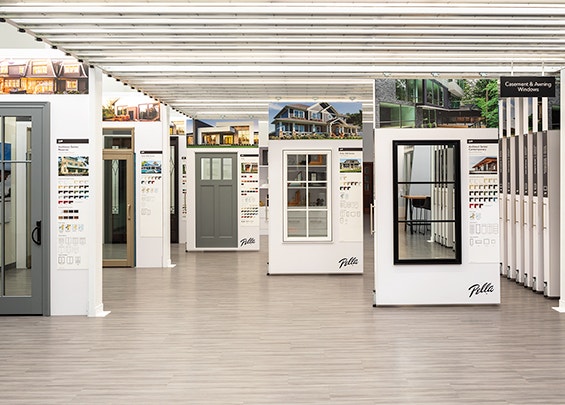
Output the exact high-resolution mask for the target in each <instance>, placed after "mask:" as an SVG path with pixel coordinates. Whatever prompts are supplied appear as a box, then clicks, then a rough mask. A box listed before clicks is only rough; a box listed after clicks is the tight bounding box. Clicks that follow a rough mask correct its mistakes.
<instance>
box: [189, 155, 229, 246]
mask: <svg viewBox="0 0 565 405" xmlns="http://www.w3.org/2000/svg"><path fill="white" fill-rule="evenodd" d="M237 177H238V176H237V153H197V154H196V247H198V248H203V247H210V248H227V247H230V248H231V247H237Z"/></svg>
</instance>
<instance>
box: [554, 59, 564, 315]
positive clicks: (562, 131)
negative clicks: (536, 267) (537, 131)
mask: <svg viewBox="0 0 565 405" xmlns="http://www.w3.org/2000/svg"><path fill="white" fill-rule="evenodd" d="M564 83H565V69H564V70H561V84H560V86H561V95H560V98H561V100H560V105H562V106H565V86H564ZM560 115H561V117H560V118H561V121H560V122H565V121H563V120H564V119H565V109H564V108H561V110H560ZM564 135H565V127H564V126H563V125H561V129H560V137H561V138H563V136H564ZM559 154H560V156H559V161H560V162H563V159H565V142H561V143H560V147H559ZM559 170H561V171H562V170H563V165H562V166H561V167H560V168H559ZM559 186H560V188H561V190H560V207H559V211H560V212H561V215H560V220H559V221H560V226H559V228H560V229H559V233H560V236H561V244H563V242H564V241H565V239H564V238H565V215H563V213H564V212H565V176H564V175H563V173H561V177H560V185H559ZM561 251H563V248H562V249H561ZM560 268H561V279H560V285H561V292H560V299H559V306H558V307H554V308H553V309H555V310H556V311H558V312H564V313H565V296H564V293H565V255H564V254H561V257H560Z"/></svg>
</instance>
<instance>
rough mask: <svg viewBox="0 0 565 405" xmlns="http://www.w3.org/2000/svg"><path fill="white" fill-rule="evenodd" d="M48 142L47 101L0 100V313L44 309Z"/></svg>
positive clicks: (46, 307)
mask: <svg viewBox="0 0 565 405" xmlns="http://www.w3.org/2000/svg"><path fill="white" fill-rule="evenodd" d="M48 146H49V104H48V103H0V314H1V315H5V314H10V315H16V314H17V315H20V314H21V315H49V247H48V244H49V238H48V235H49V233H48V230H49V209H48V205H47V201H48V200H47V198H46V193H47V192H48V190H49V170H47V167H44V163H45V162H48V153H49V147H48Z"/></svg>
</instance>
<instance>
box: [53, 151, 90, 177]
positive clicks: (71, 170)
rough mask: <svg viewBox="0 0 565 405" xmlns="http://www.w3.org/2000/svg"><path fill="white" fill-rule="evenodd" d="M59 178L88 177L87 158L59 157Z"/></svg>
mask: <svg viewBox="0 0 565 405" xmlns="http://www.w3.org/2000/svg"><path fill="white" fill-rule="evenodd" d="M58 163H59V165H58V166H59V176H87V175H88V157H87V156H59V159H58Z"/></svg>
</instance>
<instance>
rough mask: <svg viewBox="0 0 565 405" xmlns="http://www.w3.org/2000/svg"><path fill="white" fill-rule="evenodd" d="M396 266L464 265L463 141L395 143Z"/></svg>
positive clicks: (394, 217) (394, 218)
mask: <svg viewBox="0 0 565 405" xmlns="http://www.w3.org/2000/svg"><path fill="white" fill-rule="evenodd" d="M392 153H393V187H394V190H393V196H394V197H393V198H394V205H393V207H394V216H393V220H394V263H395V264H403V263H406V264H410V263H414V264H441V263H446V264H461V189H460V188H461V187H460V183H461V170H460V159H461V158H460V142H459V141H457V140H449V141H427V140H426V141H422V140H414V141H394V142H393V151H392Z"/></svg>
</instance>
